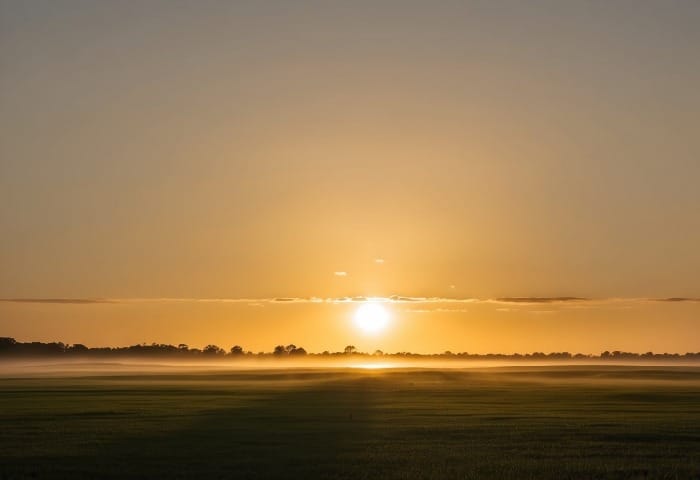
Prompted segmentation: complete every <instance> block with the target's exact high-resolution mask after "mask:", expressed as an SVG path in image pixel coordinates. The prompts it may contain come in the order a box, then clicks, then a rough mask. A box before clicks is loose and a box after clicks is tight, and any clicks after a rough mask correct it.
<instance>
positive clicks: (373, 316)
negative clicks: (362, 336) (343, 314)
mask: <svg viewBox="0 0 700 480" xmlns="http://www.w3.org/2000/svg"><path fill="white" fill-rule="evenodd" d="M354 320H355V325H356V326H357V327H358V328H359V329H360V330H362V331H363V332H365V333H378V332H380V331H382V330H384V329H385V328H386V326H387V325H388V324H389V311H388V310H387V309H386V308H385V307H384V306H383V305H382V304H381V303H375V302H367V303H363V304H362V305H361V306H360V307H359V308H358V309H357V311H356V312H355V316H354Z"/></svg>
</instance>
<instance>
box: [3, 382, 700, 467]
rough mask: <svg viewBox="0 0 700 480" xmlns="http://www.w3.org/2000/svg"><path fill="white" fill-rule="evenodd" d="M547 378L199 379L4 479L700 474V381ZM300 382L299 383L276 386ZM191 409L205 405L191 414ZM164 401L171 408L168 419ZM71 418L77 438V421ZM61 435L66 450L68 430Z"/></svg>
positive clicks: (13, 462)
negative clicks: (131, 431)
mask: <svg viewBox="0 0 700 480" xmlns="http://www.w3.org/2000/svg"><path fill="white" fill-rule="evenodd" d="M548 375H549V374H548V373H547V372H544V373H543V372H539V371H538V372H535V373H533V372H529V373H528V372H525V373H521V372H517V371H508V372H502V373H493V372H492V373H484V372H464V371H436V370H425V371H410V372H408V371H397V372H376V373H375V372H359V373H358V372H333V373H331V374H329V373H327V372H324V373H317V374H313V373H309V374H306V373H304V374H300V375H298V376H296V377H295V376H294V375H292V374H290V373H283V374H280V375H279V376H277V375H276V374H275V375H265V376H263V375H258V376H250V377H249V378H246V377H245V375H244V374H234V375H232V376H230V377H227V376H222V375H215V376H212V377H211V378H208V377H202V376H196V377H192V379H189V380H188V381H190V380H192V381H193V380H196V379H199V380H202V379H204V380H206V384H207V385H209V386H208V387H207V388H203V387H202V385H200V386H197V384H196V383H195V384H192V385H190V386H188V387H187V389H186V392H187V394H186V395H184V394H183V393H182V392H179V391H178V390H169V389H157V388H153V389H151V390H148V389H146V390H142V393H141V395H143V398H140V399H139V401H144V402H145V401H147V400H148V399H149V398H150V397H149V395H150V396H151V397H152V396H154V395H160V396H162V398H163V399H162V400H159V402H158V403H157V404H156V405H154V407H153V412H154V416H153V417H152V418H151V419H150V420H151V421H153V422H154V423H153V425H154V426H155V428H151V429H144V430H142V433H139V434H135V435H130V436H122V437H119V436H114V437H110V438H109V441H104V442H102V443H100V442H99V441H90V440H89V438H88V439H86V444H85V445H84V446H83V447H80V446H79V448H77V449H76V450H75V451H74V454H71V455H56V454H53V455H42V454H40V452H39V454H37V455H34V456H31V455H23V456H21V457H16V458H6V459H4V461H3V462H2V463H3V464H4V466H1V467H0V472H3V473H4V475H3V478H27V477H30V478H47V477H51V478H97V477H99V478H125V477H131V478H154V477H156V478H162V477H169V478H193V477H196V478H242V479H246V478H251V479H260V478H281V477H285V478H301V479H306V478H340V479H377V478H391V479H413V478H415V479H419V478H420V479H424V478H426V479H427V478H433V479H444V478H464V479H470V478H473V479H489V478H493V479H511V478H512V479H528V478H531V479H535V478H537V479H541V478H551V479H566V478H569V479H603V478H606V479H620V480H622V479H651V478H658V479H661V478H698V479H700V474H699V472H700V464H699V462H700V460H698V459H699V458H700V433H699V432H700V390H699V389H698V387H697V383H695V382H696V381H697V380H698V372H691V373H690V374H688V375H686V377H687V378H685V377H684V380H688V381H689V382H691V383H681V384H679V385H676V384H668V383H667V384H663V383H661V384H658V385H657V384H656V383H648V382H647V383H641V384H640V383H635V382H636V381H639V380H640V379H641V380H644V373H641V374H640V373H639V372H637V373H635V374H634V379H635V382H632V383H631V384H630V385H622V384H620V383H619V382H617V383H609V382H605V383H604V384H603V385H602V386H601V385H597V384H594V383H591V381H588V380H586V375H589V376H590V375H601V372H599V371H595V372H592V373H591V372H589V373H588V374H586V373H585V372H584V371H582V370H581V371H577V372H575V373H574V374H573V378H575V379H576V381H577V383H576V384H575V385H572V384H569V383H562V382H561V381H560V380H559V376H560V372H556V373H555V374H553V375H551V378H549V377H548ZM605 375H607V374H604V376H605ZM620 375H621V374H620V373H619V372H612V373H610V375H609V376H611V377H612V378H613V379H616V380H617V379H618V377H620ZM655 376H657V373H652V374H651V377H652V378H655ZM183 378H184V377H183ZM241 378H244V379H245V380H246V381H248V382H250V383H249V384H248V386H246V387H244V388H245V389H247V390H246V391H248V392H252V393H254V395H252V393H251V395H252V396H250V397H248V398H247V400H246V401H245V402H243V403H241V402H239V401H237V400H236V399H237V398H238V395H239V393H240V392H239V391H238V389H237V388H234V389H231V387H230V385H229V382H232V383H231V384H235V381H237V380H240V379H241ZM290 378H291V379H293V380H294V381H298V382H297V383H293V382H292V383H287V384H285V385H284V387H283V388H272V389H271V388H269V385H270V384H275V383H277V382H286V381H289V380H290ZM543 378H544V379H545V380H546V381H545V380H543ZM548 378H549V379H548ZM571 378H572V377H571V376H569V377H567V380H571ZM547 379H548V380H547ZM581 379H583V380H584V381H580V380H581ZM217 381H218V382H219V384H218V386H217V387H216V388H214V387H211V385H212V384H213V382H217ZM256 382H264V385H263V383H260V385H257V386H256ZM227 385H228V386H227ZM242 388H243V387H242ZM110 391H111V390H110ZM109 395H110V394H108V395H106V396H105V398H104V402H105V404H107V405H104V406H102V407H101V408H102V409H101V410H95V411H93V412H92V414H97V415H98V416H99V415H102V416H103V417H104V416H105V415H118V416H120V417H119V418H118V419H117V421H118V422H130V421H131V422H134V423H138V422H140V421H142V420H140V419H139V418H138V417H137V416H135V415H134V414H133V413H126V414H123V415H122V413H123V412H120V410H119V408H115V409H113V410H109V408H107V407H108V406H109V405H108V404H109V401H110V398H111V397H110V396H109ZM111 395H113V394H111ZM187 402H191V403H193V402H199V403H197V405H196V408H195V409H194V410H192V411H191V412H190V413H191V414H190V415H184V416H178V415H177V412H178V408H180V409H183V410H186V409H187V408H189V405H188V404H187ZM161 405H170V407H168V408H170V409H169V410H163V411H162V413H160V412H161V410H159V409H160V408H161ZM97 420H99V418H96V419H95V422H96V423H95V424H94V425H97ZM62 421H63V422H64V424H61V425H63V427H61V428H65V429H67V430H70V429H71V422H73V421H74V419H63V420H62ZM90 425H92V424H90ZM52 435H54V438H55V439H56V441H61V432H60V431H59V432H53V433H52ZM0 460H3V459H2V454H0Z"/></svg>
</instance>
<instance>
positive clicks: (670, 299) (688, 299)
mask: <svg viewBox="0 0 700 480" xmlns="http://www.w3.org/2000/svg"><path fill="white" fill-rule="evenodd" d="M650 300H651V301H653V302H669V303H680V302H700V298H693V297H668V298H652V299H650Z"/></svg>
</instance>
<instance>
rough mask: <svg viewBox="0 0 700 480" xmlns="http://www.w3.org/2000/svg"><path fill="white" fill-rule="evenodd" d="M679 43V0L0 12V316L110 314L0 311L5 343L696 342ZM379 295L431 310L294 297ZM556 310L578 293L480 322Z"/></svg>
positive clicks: (698, 170) (690, 169)
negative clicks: (366, 324)
mask: <svg viewBox="0 0 700 480" xmlns="http://www.w3.org/2000/svg"><path fill="white" fill-rule="evenodd" d="M699 23H700V4H699V3H698V2H696V1H692V0H688V1H674V2H654V1H620V2H615V3H614V4H613V3H606V2H559V1H533V2H527V3H526V2H516V1H503V2H490V1H465V2H438V4H437V5H436V4H434V3H433V2H414V1H378V2H364V1H360V2H336V1H330V2H328V1H323V2H305V1H300V2H284V1H270V2H214V1H201V2H180V1H150V2H142V3H135V2H92V1H77V0H62V1H58V2H56V1H37V2H19V1H4V2H0V298H3V299H25V300H26V299H58V300H60V299H73V300H76V299H111V300H112V302H111V303H65V302H0V335H9V336H16V337H18V338H20V339H22V340H35V339H36V340H63V341H67V342H85V343H89V344H92V345H96V344H100V345H114V344H124V343H138V342H142V341H146V342H150V341H158V342H161V341H162V342H177V343H179V342H184V343H190V344H192V345H201V344H204V343H210V342H213V343H219V344H222V345H228V344H230V343H241V344H244V345H245V346H246V348H250V349H251V350H256V351H257V350H263V349H264V350H270V349H271V348H272V347H273V346H274V345H275V344H277V343H288V342H294V343H296V344H298V345H303V346H305V347H307V349H310V350H325V349H331V350H333V349H341V348H342V347H343V346H344V345H345V344H347V343H354V344H356V345H357V346H358V347H361V348H362V349H366V350H370V349H374V348H382V349H384V350H389V351H394V350H413V351H442V350H446V349H450V350H455V351H464V350H467V351H473V352H485V351H499V352H500V351H503V352H510V351H533V350H544V351H552V350H570V351H586V352H588V351H591V352H597V351H600V350H604V349H628V350H635V351H646V350H654V351H661V350H664V351H683V352H684V351H688V350H693V351H696V350H698V349H699V348H698V347H700V333H698V332H699V331H700V328H698V326H697V325H698V322H699V321H700V302H697V301H693V299H697V298H698V297H700V287H699V285H700V284H699V283H698V272H700V249H698V245H700V188H698V185H699V184H700V160H699V159H700V135H698V127H697V126H698V125H699V124H700V118H699V116H700V115H699V114H700V95H698V92H697V85H699V84H700V55H698V51H697V50H698V45H700V29H698V28H697V25H698V24H699ZM378 259H381V260H383V261H382V262H378V261H377V260H378ZM336 272H345V273H346V275H337V274H336ZM392 295H398V296H405V297H420V298H426V297H435V298H439V299H443V301H431V302H404V303H402V302H390V303H387V308H388V309H389V310H390V311H391V322H390V325H389V326H388V327H387V328H386V330H384V331H383V332H382V333H381V334H378V335H373V336H367V335H366V334H364V333H363V332H361V331H358V329H357V328H354V327H353V324H352V321H351V317H352V313H353V311H354V309H356V308H357V304H358V302H349V303H344V302H340V303H339V302H334V301H326V302H322V303H319V302H312V301H308V299H309V298H311V297H314V298H322V299H337V298H340V297H353V296H380V297H390V296H392ZM561 296H573V297H581V298H585V299H590V300H585V301H583V300H577V301H566V302H539V303H536V304H529V303H525V302H499V301H495V299H498V298H504V297H546V298H552V297H561ZM281 297H284V298H303V299H307V300H304V301H298V302H291V303H285V302H274V301H272V300H271V299H274V298H281ZM667 297H683V298H687V299H688V300H687V301H683V302H660V301H656V300H654V299H663V298H667ZM156 299H160V300H156ZM211 299H219V301H208V302H205V301H202V300H211ZM221 299H224V300H227V301H222V300H221ZM455 299H458V300H461V301H459V302H456V301H454V300H455ZM474 299H476V300H474ZM448 300H450V301H448Z"/></svg>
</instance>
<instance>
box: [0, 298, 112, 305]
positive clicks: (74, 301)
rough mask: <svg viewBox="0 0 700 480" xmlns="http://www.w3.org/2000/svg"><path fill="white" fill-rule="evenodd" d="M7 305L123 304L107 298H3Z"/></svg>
mask: <svg viewBox="0 0 700 480" xmlns="http://www.w3.org/2000/svg"><path fill="white" fill-rule="evenodd" d="M0 302H5V303H55V304H69V305H90V304H95V303H121V302H120V301H119V300H116V299H107V298H2V299H0Z"/></svg>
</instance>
